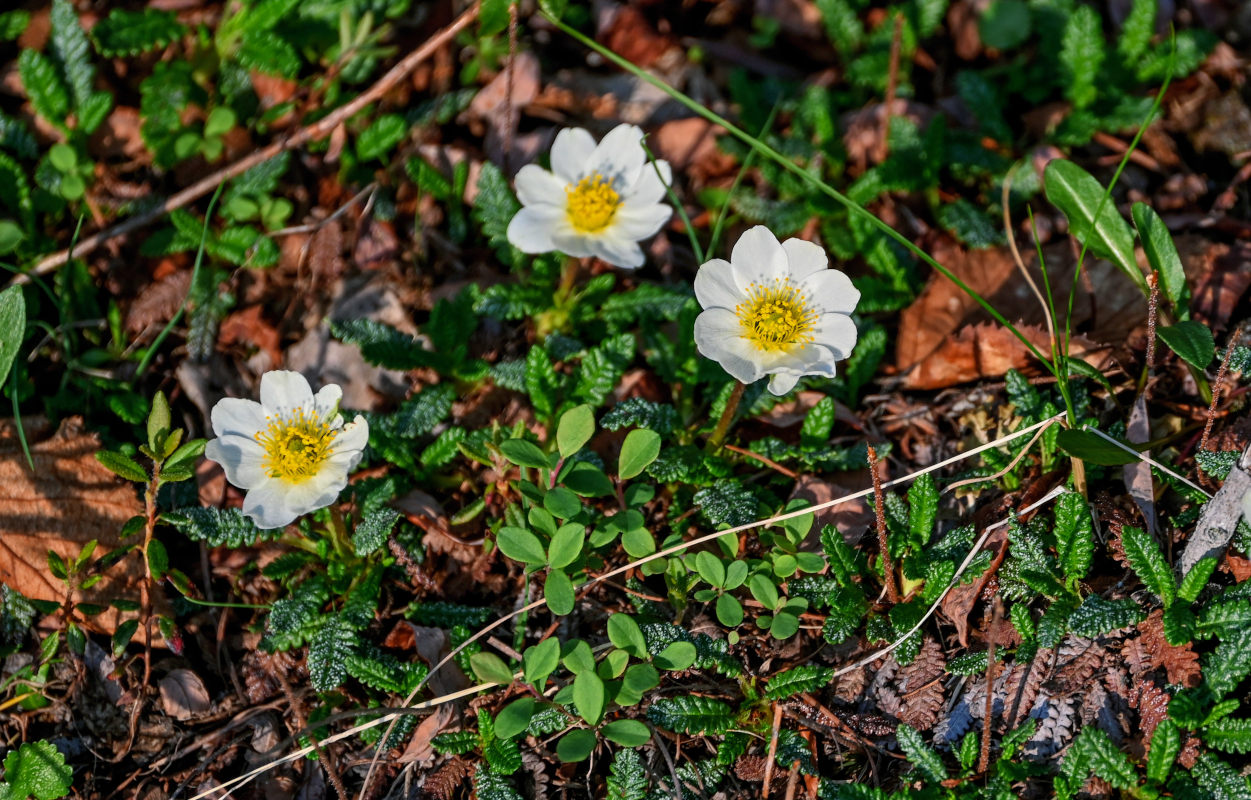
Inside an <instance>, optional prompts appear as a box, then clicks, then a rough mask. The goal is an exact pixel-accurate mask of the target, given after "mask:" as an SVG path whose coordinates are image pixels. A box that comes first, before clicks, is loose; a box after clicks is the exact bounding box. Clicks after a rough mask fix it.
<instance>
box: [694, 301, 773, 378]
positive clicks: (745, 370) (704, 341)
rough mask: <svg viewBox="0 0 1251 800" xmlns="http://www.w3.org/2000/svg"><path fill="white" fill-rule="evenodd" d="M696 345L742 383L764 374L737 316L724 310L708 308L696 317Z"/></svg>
mask: <svg viewBox="0 0 1251 800" xmlns="http://www.w3.org/2000/svg"><path fill="white" fill-rule="evenodd" d="M695 347H696V348H698V349H699V352H701V353H703V354H704V356H705V357H706V358H710V359H712V360H713V361H716V362H717V363H718V364H720V365H721V367H722V368H723V369H724V370H725V371H726V372H728V373H730V374H731V375H733V376H734V377H735V378H737V379H738V380H740V381H742V382H743V383H751V382H752V381H755V380H758V379H759V378H760V376H761V374H763V373H762V371H761V369H760V361H759V359H758V358H756V356H755V353H756V351H755V350H754V348H752V346H751V344H750V343H748V342H747V341H746V340H745V339H743V337H742V327H741V326H740V325H739V322H738V317H736V316H734V312H732V311H729V310H727V309H724V308H712V309H708V310H707V311H704V312H702V313H701V314H700V315H699V316H698V317H696V318H695Z"/></svg>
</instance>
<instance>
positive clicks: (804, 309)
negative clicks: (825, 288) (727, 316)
mask: <svg viewBox="0 0 1251 800" xmlns="http://www.w3.org/2000/svg"><path fill="white" fill-rule="evenodd" d="M734 313H735V314H736V315H737V316H738V321H739V324H740V325H742V326H743V336H744V338H746V339H747V341H749V342H751V343H752V345H754V346H755V348H756V349H757V350H764V351H776V350H786V349H787V348H790V347H793V346H794V345H798V344H807V343H808V342H811V341H812V332H813V330H814V329H815V328H816V327H817V311H816V309H815V308H813V306H812V298H811V297H809V296H808V295H807V294H804V293H803V292H802V291H800V289H799V287H798V286H796V285H795V284H793V283H791V280H790V278H775V279H774V281H773V283H772V284H761V283H753V284H751V285H750V286H748V287H747V299H746V300H744V301H743V302H741V303H739V304H738V305H737V306H735V308H734Z"/></svg>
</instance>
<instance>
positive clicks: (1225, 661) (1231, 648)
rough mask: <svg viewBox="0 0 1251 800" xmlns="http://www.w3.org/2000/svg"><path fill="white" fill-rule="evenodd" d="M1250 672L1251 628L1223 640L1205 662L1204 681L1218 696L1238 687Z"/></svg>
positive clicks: (1222, 695)
mask: <svg viewBox="0 0 1251 800" xmlns="http://www.w3.org/2000/svg"><path fill="white" fill-rule="evenodd" d="M1248 674H1251V629H1243V630H1241V631H1238V632H1237V633H1236V634H1234V635H1232V636H1230V637H1229V638H1227V639H1224V640H1222V641H1221V643H1220V644H1219V645H1217V646H1216V649H1215V650H1213V651H1212V652H1211V653H1210V654H1209V655H1208V657H1207V659H1206V660H1205V663H1204V669H1203V678H1204V681H1205V682H1206V683H1207V685H1208V688H1209V689H1211V690H1212V692H1213V693H1214V694H1215V695H1216V696H1217V697H1218V698H1220V697H1224V696H1225V695H1226V694H1229V693H1230V692H1232V691H1233V690H1234V689H1236V688H1237V687H1238V684H1240V683H1242V681H1243V680H1244V679H1245V678H1246V677H1247V675H1248Z"/></svg>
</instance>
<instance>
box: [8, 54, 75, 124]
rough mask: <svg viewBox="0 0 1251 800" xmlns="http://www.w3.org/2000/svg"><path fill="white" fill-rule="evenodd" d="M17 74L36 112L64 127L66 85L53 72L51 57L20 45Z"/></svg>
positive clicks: (67, 106) (68, 100)
mask: <svg viewBox="0 0 1251 800" xmlns="http://www.w3.org/2000/svg"><path fill="white" fill-rule="evenodd" d="M17 74H18V77H19V78H21V81H22V88H24V89H25V90H26V96H27V97H29V98H30V104H31V105H32V106H33V107H34V109H35V111H36V112H37V113H38V114H39V116H41V117H43V118H44V119H46V120H47V121H48V122H51V123H52V124H53V125H56V126H57V127H58V128H61V129H65V127H66V126H65V117H66V116H67V115H68V114H69V110H70V95H69V87H67V86H66V85H65V82H64V81H62V80H61V76H60V75H59V74H57V71H56V67H55V66H54V65H53V63H52V60H51V59H50V58H48V57H47V56H45V55H44V54H43V53H41V52H39V51H38V50H31V49H23V50H22V52H21V54H20V55H19V56H18V58H17Z"/></svg>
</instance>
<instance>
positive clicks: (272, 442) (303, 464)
mask: <svg viewBox="0 0 1251 800" xmlns="http://www.w3.org/2000/svg"><path fill="white" fill-rule="evenodd" d="M266 419H268V420H269V425H268V426H267V427H266V428H265V430H263V431H260V432H259V433H257V434H256V436H255V439H256V441H257V443H258V444H259V445H260V446H261V447H263V448H265V460H264V462H263V464H264V466H265V470H266V471H267V472H269V474H270V475H271V476H272V477H275V478H280V479H282V480H284V481H287V482H288V483H303V482H304V481H306V480H308V479H309V478H311V477H313V476H314V475H316V474H317V472H318V470H319V469H320V468H321V465H322V462H323V461H325V460H326V459H327V458H329V457H330V453H331V451H332V450H333V447H332V445H333V444H334V438H335V431H333V430H332V429H331V428H330V421H331V419H333V417H330V418H326V419H323V418H321V417H315V416H309V414H308V412H307V411H305V409H303V408H298V409H296V410H295V411H294V412H292V413H290V414H288V415H284V416H273V417H266Z"/></svg>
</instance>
